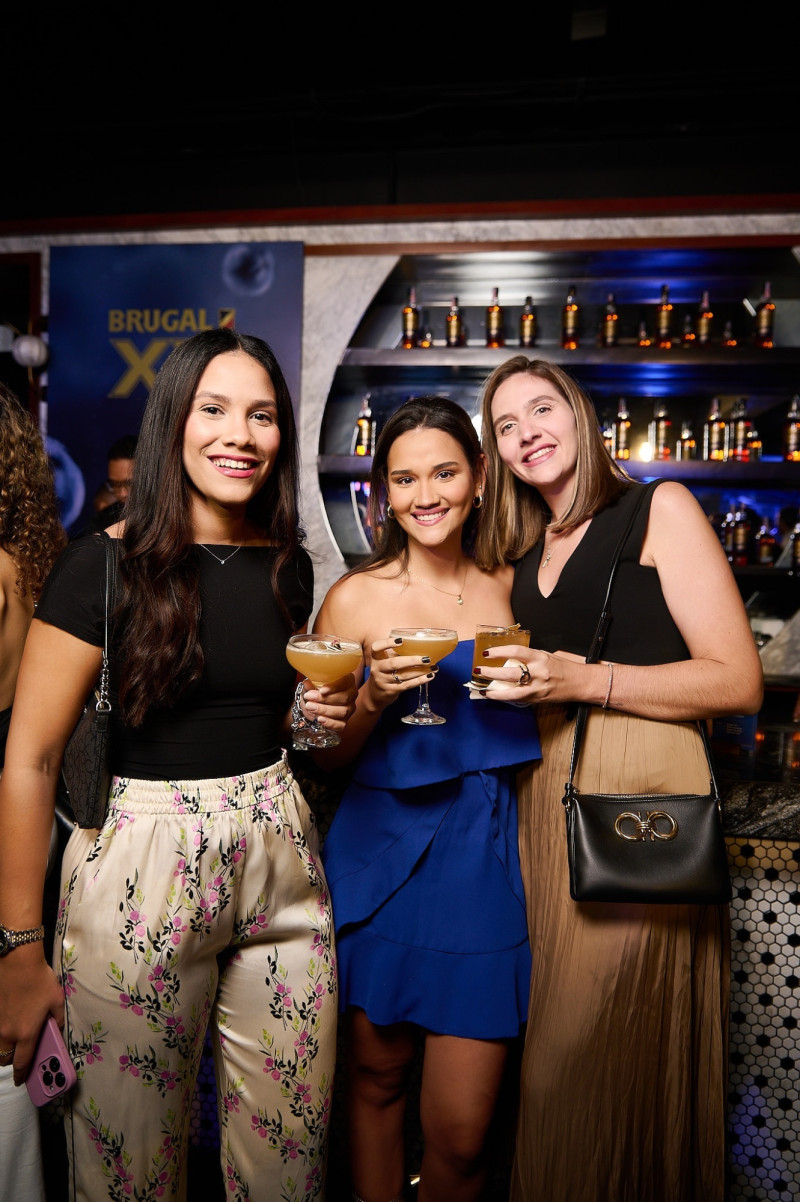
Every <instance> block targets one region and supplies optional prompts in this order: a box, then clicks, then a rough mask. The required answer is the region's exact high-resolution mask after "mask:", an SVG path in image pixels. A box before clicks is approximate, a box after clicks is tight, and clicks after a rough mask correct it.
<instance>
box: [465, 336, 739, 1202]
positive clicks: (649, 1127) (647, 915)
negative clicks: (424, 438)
mask: <svg viewBox="0 0 800 1202" xmlns="http://www.w3.org/2000/svg"><path fill="white" fill-rule="evenodd" d="M482 440H483V446H484V450H485V452H486V455H487V460H488V477H487V480H488V483H487V502H486V509H487V513H486V519H487V520H486V523H485V525H482V526H481V534H482V535H484V536H485V537H484V541H483V543H482V544H480V543H479V553H481V554H483V555H484V556H486V557H487V558H488V559H490V560H491V559H492V558H495V559H496V561H497V562H505V561H506V560H508V559H510V560H512V561H513V562H514V565H515V576H514V586H513V590H512V595H511V606H512V609H513V612H514V617H515V618H516V620H517V621H519V622H521V623H522V624H523V625H524V626H525V627H529V628H530V630H531V632H532V633H531V644H532V645H531V647H530V648H527V647H516V646H512V645H509V646H506V647H501V648H498V649H497V652H498V653H499V654H506V655H507V656H509V657H511V656H513V657H515V658H517V659H518V660H519V661H520V662H521V663H522V664H523V665H524V668H523V670H522V671H519V670H517V669H515V668H509V667H504V668H488V667H487V668H486V669H485V675H486V676H487V677H491V678H493V679H494V680H495V682H503V683H504V687H503V685H499V684H498V691H497V693H496V695H497V696H498V697H499V698H500V697H504V698H506V699H507V700H511V699H516V700H518V701H527V702H532V703H534V704H535V712H536V714H537V717H538V721H539V729H540V733H541V738H542V759H541V760H539V761H536V762H535V763H532V764H531V765H530V766H528V767H524V768H523V769H522V770H521V772H520V774H519V777H518V791H519V830H520V856H521V862H522V873H523V879H524V882H525V891H526V896H527V907H528V929H529V934H530V941H531V949H532V954H533V968H532V976H531V995H530V1004H529V1021H528V1027H527V1031H526V1037H525V1050H524V1054H523V1063H522V1082H521V1099H520V1113H519V1122H518V1126H517V1139H516V1153H515V1161H514V1167H513V1171H512V1188H511V1198H512V1200H513V1202H608V1200H609V1199H614V1202H723V1198H724V1194H725V1175H726V1174H725V1168H726V1143H725V1137H726V1126H725V1114H726V1072H727V1047H728V1045H727V1029H728V990H729V965H730V947H729V938H730V934H729V912H728V907H727V906H689V905H649V906H648V905H628V904H610V903H608V904H606V903H597V902H593V903H577V902H574V901H572V900H571V898H570V895H569V877H568V866H567V849H566V833H565V821H564V811H563V806H562V804H561V801H562V797H563V794H564V785H565V781H566V780H567V779H568V776H569V762H570V753H571V750H572V743H573V734H574V720H573V714H574V710H573V703H575V702H588V703H590V705H591V707H592V708H591V710H590V715H589V720H588V723H587V730H586V736H585V740H584V745H583V750H582V752H581V757H580V762H579V765H578V773H577V778H576V784H577V786H578V787H579V788H580V789H582V790H585V791H588V792H599V793H623V792H629V791H630V792H646V791H650V790H652V791H656V792H665V793H667V792H689V793H707V792H708V788H709V772H708V764H707V760H706V755H705V752H704V748H703V743H702V739H701V736H700V732H699V730H698V725H697V723H698V721H702V720H705V719H707V718H709V717H711V716H714V715H725V714H752V713H755V712H756V711H757V710H758V709H759V708H760V705H761V701H762V692H763V677H762V671H761V663H760V660H759V656H758V653H757V650H756V647H755V642H754V639H753V636H752V632H751V630H750V626H749V623H748V619H747V614H746V612H745V609H744V605H743V602H742V600H741V597H740V594H739V590H738V588H737V586H736V582H735V579H734V577H733V573H732V571H731V568H730V565H729V564H728V561H727V559H726V557H725V553H724V551H723V549H722V547H721V545H720V543H719V540H718V539H717V537H716V535H715V533H714V531H713V529H712V527H711V524H710V523H709V521H708V519H707V517H706V515H705V514H704V513H703V510H702V509H701V507H700V505H699V504H698V502H697V501H696V500H695V498H694V496H693V495H692V493H691V492H690V491H689V490H688V489H687V488H685V487H684V486H683V485H681V484H678V483H676V482H672V481H662V482H661V483H659V484H658V485H657V486H656V487H655V489H654V491H653V492H652V494H651V497H650V500H649V505H648V502H647V501H646V502H645V505H644V506H643V507H642V510H641V511H640V513H639V515H638V517H637V519H636V523H635V525H634V528H633V531H632V533H631V536H630V538H629V539H628V541H627V543H626V546H625V550H624V552H623V556H622V559H621V561H620V564H619V569H618V572H617V576H616V580H615V584H614V591H613V594H612V598H611V605H610V609H611V614H612V618H611V623H610V626H609V628H608V633H607V635H606V639H605V643H604V645H603V649H602V655H603V660H602V661H601V662H599V663H591V664H587V663H586V662H585V661H586V654H587V652H588V651H589V647H590V643H591V641H592V636H593V634H594V631H595V627H596V625H597V620H598V618H599V616H600V612H601V610H602V606H603V600H604V597H605V590H606V585H607V581H608V571H609V566H610V562H611V557H612V553H613V551H614V548H615V546H616V543H617V541H618V539H619V537H620V535H621V533H622V531H623V529H624V527H625V524H626V518H627V515H628V514H629V513H630V510H631V507H632V505H633V503H634V501H635V499H636V495H637V493H638V492H639V490H640V489H641V488H642V485H640V484H638V483H636V482H634V481H633V480H632V479H631V478H630V477H629V476H628V475H627V473H626V472H625V471H624V469H623V468H622V467H621V465H620V464H618V463H617V462H616V461H615V460H613V459H612V458H611V456H610V455H609V454H608V452H607V450H606V448H605V446H604V444H603V440H602V434H601V432H600V429H599V426H598V421H597V416H596V414H595V410H594V407H593V405H592V402H591V400H590V398H589V397H588V396H587V394H586V392H585V391H584V390H583V389H582V388H581V387H580V386H579V385H578V383H577V382H576V381H575V380H574V379H573V378H572V377H571V376H570V375H568V374H567V372H565V371H563V370H562V369H561V368H560V367H558V366H556V365H555V364H552V363H549V362H546V361H545V360H541V359H539V360H537V359H533V360H529V359H528V358H527V357H526V356H524V355H515V356H512V357H511V358H509V359H507V360H506V361H505V362H503V363H502V364H500V365H499V366H498V367H497V368H496V369H495V370H494V371H493V372H492V374H491V375H490V376H489V377H488V379H487V381H486V383H485V386H484V389H483V395H482ZM479 537H480V536H479Z"/></svg>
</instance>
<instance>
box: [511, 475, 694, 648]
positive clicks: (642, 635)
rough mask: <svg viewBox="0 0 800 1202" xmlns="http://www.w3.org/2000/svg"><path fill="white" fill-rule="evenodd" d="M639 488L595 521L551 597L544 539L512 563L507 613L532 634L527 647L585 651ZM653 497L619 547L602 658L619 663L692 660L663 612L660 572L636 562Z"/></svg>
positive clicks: (592, 521) (643, 506)
mask: <svg viewBox="0 0 800 1202" xmlns="http://www.w3.org/2000/svg"><path fill="white" fill-rule="evenodd" d="M643 487H644V486H643V485H641V484H632V485H631V486H630V487H629V488H628V489H627V490H626V491H625V492H624V493H622V494H621V495H620V496H619V497H617V498H616V500H614V501H613V502H612V503H611V504H610V505H608V506H607V507H606V508H605V509H603V510H602V511H601V512H600V513H598V514H596V515H595V516H594V517H593V518H592V520H591V523H590V524H589V527H588V529H587V530H586V533H585V534H584V536H583V538H582V539H581V541H580V543H579V544H578V546H577V547H576V548H575V550H574V551H573V553H572V555H571V556H570V557H569V559H568V560H567V562H566V563H565V564H564V567H563V568H562V570H561V575H560V577H559V579H558V583H557V584H556V586H555V588H554V589H553V591H552V593H551V594H550V596H549V597H544V596H543V595H542V593H541V592H540V591H539V583H538V573H539V564H540V562H541V558H542V546H543V540H540V541H539V542H538V543H537V544H536V546H535V547H532V548H531V550H530V551H528V552H527V554H525V555H524V556H523V558H522V559H520V560H519V561H518V562H517V564H516V565H515V571H514V585H513V588H512V592H511V608H512V610H513V613H514V618H515V620H516V621H517V622H521V623H522V625H523V627H525V628H526V629H529V630H530V632H531V646H532V647H541V648H542V650H544V651H571V652H573V653H574V654H576V655H582V656H585V655H586V654H587V652H588V650H589V646H590V644H591V641H592V637H593V635H594V632H595V628H596V626H597V622H598V619H599V617H600V613H601V610H602V607H603V599H604V597H605V595H606V588H607V586H608V573H609V570H610V566H611V557H612V555H613V553H614V549H615V548H616V545H617V542H618V541H619V538H620V536H621V534H622V532H623V530H624V528H625V525H626V523H627V520H628V517H629V516H630V511H631V508H632V507H633V505H634V504H635V501H636V496H637V492H638V490H639V489H641V488H643ZM651 499H652V492H651V494H650V496H649V497H645V500H644V504H643V505H642V508H641V510H640V512H639V514H638V515H637V518H636V521H635V523H634V526H633V529H632V530H631V533H630V535H629V536H628V540H627V542H626V544H625V547H624V548H623V552H622V558H621V559H620V562H619V566H618V568H617V574H616V577H615V580H614V587H613V590H612V592H611V599H610V602H609V612H610V613H611V623H610V625H609V627H608V632H607V634H606V638H605V642H604V644H603V647H602V649H601V652H600V657H601V659H605V660H612V661H615V662H619V663H623V664H666V663H674V662H675V661H677V660H684V659H691V656H690V654H689V650H688V648H687V646H686V643H685V642H684V641H683V637H682V636H681V634H680V631H679V630H678V628H677V626H676V625H675V623H674V622H673V620H672V617H671V615H670V612H669V610H668V609H667V605H666V602H665V600H664V596H663V594H662V592H661V583H660V581H659V578H658V572H657V571H656V569H655V568H650V567H643V566H642V565H641V564H640V563H639V556H640V554H641V550H642V542H643V541H644V536H645V532H646V530H647V522H648V519H649V516H650V501H651Z"/></svg>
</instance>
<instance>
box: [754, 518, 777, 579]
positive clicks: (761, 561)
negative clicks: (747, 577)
mask: <svg viewBox="0 0 800 1202" xmlns="http://www.w3.org/2000/svg"><path fill="white" fill-rule="evenodd" d="M777 557H778V540H777V539H776V537H775V535H774V534H773V533H772V531H771V530H770V528H769V526H768V525H767V523H766V522H763V523H762V525H761V528H760V529H759V531H758V534H757V535H756V553H755V561H756V564H757V565H758V567H760V568H771V567H773V566H774V564H775V560H776V559H777Z"/></svg>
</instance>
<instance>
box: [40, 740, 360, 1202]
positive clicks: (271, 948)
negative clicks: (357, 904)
mask: <svg viewBox="0 0 800 1202" xmlns="http://www.w3.org/2000/svg"><path fill="white" fill-rule="evenodd" d="M54 962H55V967H56V971H57V972H58V974H59V976H60V979H61V981H62V984H63V987H64V994H65V998H66V1011H67V1018H66V1035H67V1039H68V1044H69V1048H70V1052H71V1054H72V1058H73V1060H74V1061H75V1064H76V1067H77V1070H78V1084H77V1085H76V1086H75V1088H74V1090H73V1091H72V1094H71V1096H70V1098H69V1105H68V1108H67V1113H66V1134H67V1148H68V1154H69V1158H70V1177H71V1185H70V1189H71V1195H70V1196H71V1198H72V1199H74V1200H75V1202H101V1200H102V1202H109V1200H113V1202H123V1200H124V1202H149V1200H151V1199H164V1200H165V1202H170V1200H173V1199H174V1200H176V1202H183V1199H185V1197H186V1185H187V1183H186V1154H187V1145H188V1132H189V1120H190V1112H191V1105H192V1099H193V1096H194V1088H195V1081H196V1078H197V1072H198V1067H199V1063H200V1057H201V1053H202V1050H203V1043H204V1038H205V1034H206V1030H207V1028H208V1027H209V1024H211V1036H212V1045H213V1050H214V1066H215V1071H216V1079H217V1092H218V1107H219V1123H220V1132H221V1149H220V1155H221V1161H222V1173H223V1177H224V1181H225V1196H226V1198H227V1199H230V1200H231V1202H245V1200H249V1202H295V1200H297V1199H321V1198H322V1197H323V1196H324V1180H325V1168H326V1151H327V1136H328V1130H329V1121H330V1110H331V1099H332V1089H333V1069H334V1057H335V1051H336V1014H337V997H336V988H337V987H336V968H335V958H334V947H333V925H332V920H331V909H330V898H329V894H328V887H327V883H326V881H325V877H324V873H323V869H322V866H321V863H320V859H319V850H318V840H317V832H316V827H315V825H314V819H313V816H312V815H311V812H310V810H309V808H308V805H307V804H306V801H305V799H304V798H303V795H302V793H301V791H300V787H299V785H298V784H297V782H296V781H295V779H294V777H293V776H292V774H291V772H290V771H289V769H288V767H287V765H286V760H285V756H284V761H283V762H282V763H278V764H275V765H273V766H272V767H270V768H267V769H265V770H264V771H262V772H257V773H252V774H249V775H245V776H236V777H230V778H227V779H220V780H202V781H146V780H129V779H126V778H123V777H115V778H114V780H113V782H112V787H111V796H110V801H109V810H108V816H107V818H106V821H105V823H104V825H103V827H102V829H101V830H99V831H91V830H80V829H76V830H75V831H74V832H73V834H72V836H71V837H70V840H69V843H68V845H67V848H66V850H65V853H64V861H63V867H62V891H61V904H60V909H59V915H58V924H57V934H56V945H55V951H54Z"/></svg>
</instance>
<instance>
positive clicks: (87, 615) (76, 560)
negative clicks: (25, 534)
mask: <svg viewBox="0 0 800 1202" xmlns="http://www.w3.org/2000/svg"><path fill="white" fill-rule="evenodd" d="M105 573H106V556H105V547H104V544H103V536H102V535H101V534H87V535H86V536H85V537H84V538H77V539H75V540H73V542H71V543H68V544H67V546H66V547H65V548H64V550H63V551H62V552H61V554H60V555H59V557H58V559H57V560H56V562H55V563H54V564H53V567H52V568H51V570H50V573H49V575H48V577H47V579H46V580H45V583H44V587H43V589H42V594H41V596H40V598H39V604H38V605H37V606H36V611H35V613H34V617H35V618H39V619H40V620H41V621H42V622H48V623H49V624H50V625H51V626H57V627H58V628H59V630H64V631H66V633H67V634H72V635H74V636H75V638H78V639H82V640H83V641H84V643H91V644H92V646H93V647H102V645H103V635H104V625H105V583H106V575H105Z"/></svg>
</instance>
